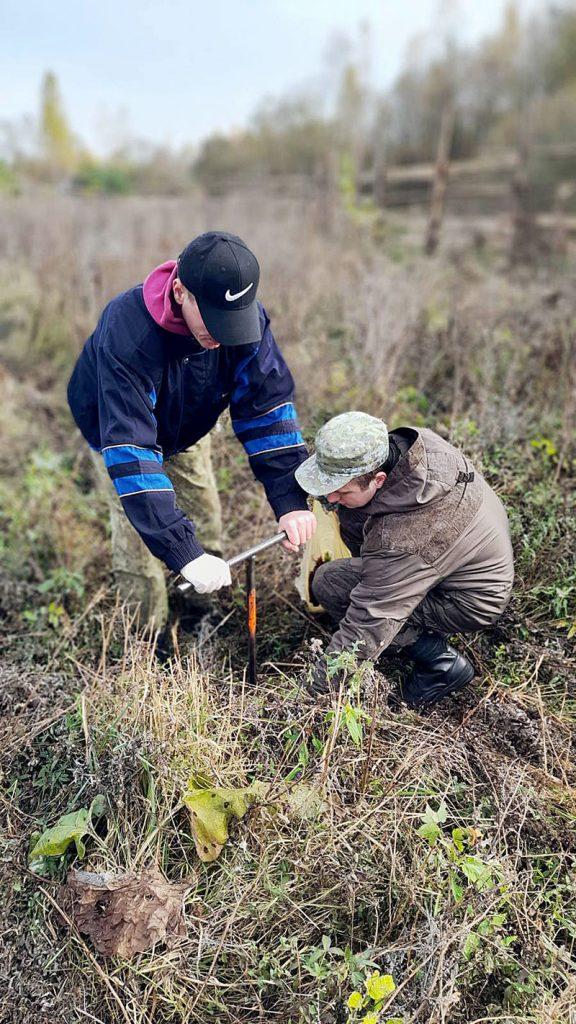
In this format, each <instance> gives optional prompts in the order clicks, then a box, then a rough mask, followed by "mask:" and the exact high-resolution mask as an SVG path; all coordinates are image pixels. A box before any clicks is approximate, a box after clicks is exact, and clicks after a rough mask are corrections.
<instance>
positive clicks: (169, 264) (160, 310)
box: [142, 260, 191, 337]
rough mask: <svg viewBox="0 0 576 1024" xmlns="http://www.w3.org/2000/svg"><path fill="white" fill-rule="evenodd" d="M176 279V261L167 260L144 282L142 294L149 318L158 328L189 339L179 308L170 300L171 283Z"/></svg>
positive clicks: (188, 332) (189, 335)
mask: <svg viewBox="0 0 576 1024" xmlns="http://www.w3.org/2000/svg"><path fill="white" fill-rule="evenodd" d="M175 277H176V260H167V261H166V263H161V264H160V266H159V267H156V268H155V269H154V270H153V271H152V273H151V274H148V277H147V278H146V280H145V281H144V285H143V289H142V294H143V296H144V303H145V305H146V309H147V310H148V312H149V313H150V316H151V317H152V318H153V319H154V320H155V321H156V323H157V324H159V325H160V327H163V328H164V329H165V330H166V331H171V332H172V334H186V335H188V337H191V334H190V331H189V330H188V326H187V324H186V321H185V320H184V317H183V316H182V315H181V313H180V307H179V306H178V305H177V304H176V302H174V301H173V298H172V282H173V280H174V278H175Z"/></svg>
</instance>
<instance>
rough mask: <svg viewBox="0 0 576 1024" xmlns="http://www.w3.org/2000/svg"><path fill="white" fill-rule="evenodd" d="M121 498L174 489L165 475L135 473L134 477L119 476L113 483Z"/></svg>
mask: <svg viewBox="0 0 576 1024" xmlns="http://www.w3.org/2000/svg"><path fill="white" fill-rule="evenodd" d="M113 483H114V487H115V488H116V490H117V492H118V494H119V495H120V497H121V498H123V497H126V496H127V495H128V494H138V492H139V491H172V490H173V489H174V488H173V487H172V484H171V482H170V478H169V477H167V476H166V474H165V473H135V474H134V476H119V477H118V479H117V480H114V481H113Z"/></svg>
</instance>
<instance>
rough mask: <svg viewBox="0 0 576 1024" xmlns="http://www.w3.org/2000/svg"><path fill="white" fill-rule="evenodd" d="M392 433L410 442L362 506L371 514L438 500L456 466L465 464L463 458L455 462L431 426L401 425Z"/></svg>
mask: <svg viewBox="0 0 576 1024" xmlns="http://www.w3.org/2000/svg"><path fill="white" fill-rule="evenodd" d="M394 433H395V434H399V435H400V436H401V437H403V438H406V440H407V441H408V443H410V442H411V443H410V447H409V448H408V450H407V451H406V452H405V453H404V455H402V456H401V458H400V459H399V460H398V462H397V463H396V465H395V466H394V469H393V470H391V472H390V474H389V475H388V477H387V478H386V480H385V482H384V484H383V485H382V487H381V488H380V490H379V491H377V492H376V494H375V496H374V497H373V499H372V501H371V502H369V504H368V505H367V506H366V511H367V512H368V514H369V515H371V516H378V515H390V514H391V513H397V512H407V511H408V510H409V509H414V508H418V507H419V506H422V505H431V504H433V502H435V501H439V500H440V499H441V498H443V497H445V496H446V494H448V493H449V492H450V491H451V490H452V488H453V487H454V486H455V484H456V479H457V476H458V472H459V470H462V469H465V468H466V465H465V460H464V459H462V458H460V464H459V460H458V453H457V452H456V450H455V449H454V448H452V446H451V445H450V444H447V443H446V442H445V441H443V440H442V438H440V437H438V435H437V434H435V433H434V432H433V431H431V430H426V429H424V430H416V429H415V428H413V427H402V428H400V429H399V430H396V431H394Z"/></svg>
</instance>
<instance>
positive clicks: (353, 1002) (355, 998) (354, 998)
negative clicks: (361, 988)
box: [346, 992, 364, 1010]
mask: <svg viewBox="0 0 576 1024" xmlns="http://www.w3.org/2000/svg"><path fill="white" fill-rule="evenodd" d="M363 1001H364V1000H363V997H362V993H361V992H351V994H350V995H349V996H348V1000H347V1003H346V1005H347V1007H348V1009H349V1010H359V1009H360V1007H361V1006H362V1003H363Z"/></svg>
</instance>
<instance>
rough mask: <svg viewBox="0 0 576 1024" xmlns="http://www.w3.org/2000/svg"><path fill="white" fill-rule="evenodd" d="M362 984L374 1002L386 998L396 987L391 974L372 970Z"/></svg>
mask: <svg viewBox="0 0 576 1024" xmlns="http://www.w3.org/2000/svg"><path fill="white" fill-rule="evenodd" d="M364 985H365V988H366V991H367V993H368V995H369V996H370V998H371V999H373V1000H374V1002H375V1003H379V1002H381V1001H382V1000H383V999H387V998H388V996H390V995H392V993H393V992H394V990H395V988H396V985H395V984H394V978H393V977H392V975H391V974H380V971H374V973H373V974H371V975H370V976H369V977H368V978H366V981H365V982H364Z"/></svg>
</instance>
